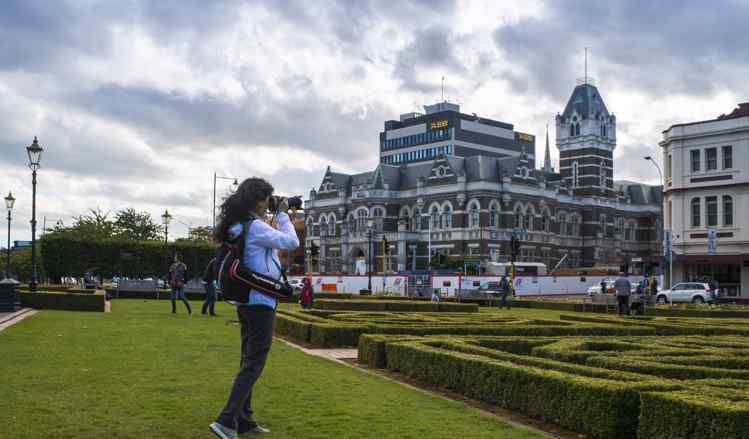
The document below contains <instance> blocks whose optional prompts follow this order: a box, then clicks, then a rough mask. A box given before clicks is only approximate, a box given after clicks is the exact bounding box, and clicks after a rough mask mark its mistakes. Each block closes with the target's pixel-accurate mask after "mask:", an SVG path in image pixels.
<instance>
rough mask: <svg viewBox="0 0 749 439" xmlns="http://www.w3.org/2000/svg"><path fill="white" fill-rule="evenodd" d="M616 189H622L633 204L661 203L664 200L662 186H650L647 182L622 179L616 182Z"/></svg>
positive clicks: (617, 190)
mask: <svg viewBox="0 0 749 439" xmlns="http://www.w3.org/2000/svg"><path fill="white" fill-rule="evenodd" d="M614 191H616V192H619V191H621V192H623V193H624V195H627V196H629V199H630V201H631V202H632V204H656V205H660V204H661V203H662V201H663V187H662V186H650V185H647V184H642V183H634V182H631V181H627V180H620V181H615V182H614Z"/></svg>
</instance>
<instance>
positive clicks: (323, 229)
mask: <svg viewBox="0 0 749 439" xmlns="http://www.w3.org/2000/svg"><path fill="white" fill-rule="evenodd" d="M327 234H328V219H327V218H326V217H325V216H324V215H323V216H321V217H320V236H322V235H326V236H327Z"/></svg>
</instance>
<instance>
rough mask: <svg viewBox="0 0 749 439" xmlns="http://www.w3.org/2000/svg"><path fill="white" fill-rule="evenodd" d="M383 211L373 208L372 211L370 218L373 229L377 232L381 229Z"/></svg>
mask: <svg viewBox="0 0 749 439" xmlns="http://www.w3.org/2000/svg"><path fill="white" fill-rule="evenodd" d="M384 217H385V211H384V210H382V208H379V207H375V208H374V209H372V218H373V219H374V228H375V230H377V231H378V232H381V231H382V229H383V220H384V219H385V218H384Z"/></svg>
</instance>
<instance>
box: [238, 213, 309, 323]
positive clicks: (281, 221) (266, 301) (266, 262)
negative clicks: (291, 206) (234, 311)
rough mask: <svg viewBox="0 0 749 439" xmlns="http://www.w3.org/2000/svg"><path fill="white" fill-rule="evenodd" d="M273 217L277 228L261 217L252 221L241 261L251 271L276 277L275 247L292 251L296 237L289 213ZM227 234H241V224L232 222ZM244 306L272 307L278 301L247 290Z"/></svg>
mask: <svg viewBox="0 0 749 439" xmlns="http://www.w3.org/2000/svg"><path fill="white" fill-rule="evenodd" d="M276 219H277V220H278V229H274V228H273V227H271V226H270V225H269V224H268V223H266V222H264V221H262V220H261V219H256V220H255V221H253V222H252V224H251V225H250V229H249V233H248V234H247V236H245V241H244V256H243V258H242V264H243V265H244V266H245V267H247V268H249V269H250V270H252V271H256V272H258V273H261V274H264V275H266V276H271V277H273V278H275V279H280V278H281V269H280V267H281V262H280V260H279V259H278V250H284V251H290V250H294V249H295V248H297V247H299V238H298V237H297V236H296V230H294V225H293V224H292V223H291V220H290V219H289V215H287V214H286V213H285V212H282V213H279V214H278V216H277V217H276ZM229 233H230V234H231V236H232V237H235V236H239V234H241V233H242V224H239V223H237V224H234V225H232V226H231V227H230V228H229ZM247 305H264V306H267V307H270V308H273V309H276V306H278V302H277V301H276V299H274V298H272V297H269V296H266V295H265V294H262V293H260V292H258V291H255V290H251V291H250V297H249V298H248V301H247Z"/></svg>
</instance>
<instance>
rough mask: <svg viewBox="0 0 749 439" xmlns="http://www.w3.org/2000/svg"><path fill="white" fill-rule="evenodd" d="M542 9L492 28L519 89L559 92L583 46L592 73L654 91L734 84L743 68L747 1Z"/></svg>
mask: <svg viewBox="0 0 749 439" xmlns="http://www.w3.org/2000/svg"><path fill="white" fill-rule="evenodd" d="M547 6H548V7H549V11H548V16H545V17H544V18H543V20H541V19H536V18H531V19H525V20H521V21H519V22H517V23H514V24H512V25H507V26H503V27H500V28H498V29H497V30H496V31H495V33H494V38H495V41H496V43H497V45H498V46H499V47H500V48H501V50H503V51H504V53H505V54H506V55H507V56H508V57H510V58H512V59H513V62H516V63H519V64H521V65H522V66H524V71H523V72H522V74H508V75H507V79H509V80H510V81H511V82H512V83H513V84H515V85H516V86H517V87H518V88H520V89H527V88H528V87H529V86H532V87H533V89H535V90H540V91H541V92H543V93H545V94H547V95H549V96H551V97H553V98H555V99H557V100H561V99H566V98H567V97H568V94H569V90H570V84H571V83H572V80H573V79H575V78H577V77H582V76H583V70H584V69H583V65H582V58H583V48H584V47H589V48H590V49H591V66H592V67H593V68H592V71H593V74H594V76H598V77H599V79H600V80H602V81H607V82H610V83H612V82H617V83H619V84H621V86H623V87H631V88H635V89H638V90H640V91H642V92H644V93H648V94H651V95H655V96H664V95H668V94H687V95H707V94H711V93H713V92H714V91H715V90H716V89H718V88H722V87H731V86H739V87H740V86H741V83H742V82H743V81H744V79H743V78H745V77H746V75H747V74H749V63H747V58H746V47H745V41H744V40H745V39H744V38H742V37H741V34H742V33H743V29H745V28H746V22H747V19H748V18H749V3H746V2H736V1H731V0H725V1H716V2H711V3H710V4H709V5H707V4H706V3H704V2H699V1H660V2H628V1H622V2H592V1H591V2H588V1H585V2H581V1H577V0H562V1H554V2H549V3H548V5H547Z"/></svg>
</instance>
